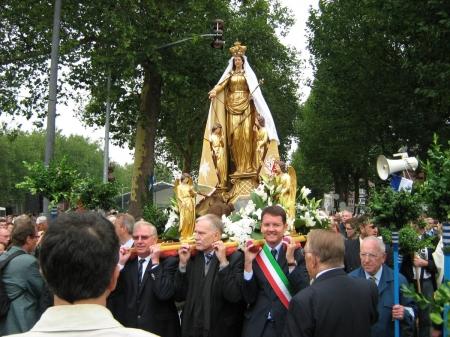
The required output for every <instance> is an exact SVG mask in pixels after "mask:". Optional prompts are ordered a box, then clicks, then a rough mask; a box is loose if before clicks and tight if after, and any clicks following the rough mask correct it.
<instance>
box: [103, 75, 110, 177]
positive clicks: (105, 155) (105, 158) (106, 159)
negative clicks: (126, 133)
mask: <svg viewBox="0 0 450 337" xmlns="http://www.w3.org/2000/svg"><path fill="white" fill-rule="evenodd" d="M110 93H111V72H109V73H108V81H107V84H106V95H107V97H106V118H105V149H104V151H103V182H104V183H105V184H106V183H107V182H108V166H109V115H110V113H111V98H110Z"/></svg>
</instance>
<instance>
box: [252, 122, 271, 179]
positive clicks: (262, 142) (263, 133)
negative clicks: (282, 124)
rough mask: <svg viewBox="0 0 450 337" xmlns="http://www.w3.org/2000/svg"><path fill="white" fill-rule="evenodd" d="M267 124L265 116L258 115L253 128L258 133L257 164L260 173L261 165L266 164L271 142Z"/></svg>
mask: <svg viewBox="0 0 450 337" xmlns="http://www.w3.org/2000/svg"><path fill="white" fill-rule="evenodd" d="M265 125H266V123H265V120H264V117H263V116H261V115H258V116H257V117H256V120H255V126H254V128H253V129H254V130H255V133H256V151H255V165H256V168H257V170H258V173H259V171H260V170H261V166H262V165H264V159H265V158H264V157H265V155H266V153H267V146H268V142H269V135H268V134H267V130H266V128H265Z"/></svg>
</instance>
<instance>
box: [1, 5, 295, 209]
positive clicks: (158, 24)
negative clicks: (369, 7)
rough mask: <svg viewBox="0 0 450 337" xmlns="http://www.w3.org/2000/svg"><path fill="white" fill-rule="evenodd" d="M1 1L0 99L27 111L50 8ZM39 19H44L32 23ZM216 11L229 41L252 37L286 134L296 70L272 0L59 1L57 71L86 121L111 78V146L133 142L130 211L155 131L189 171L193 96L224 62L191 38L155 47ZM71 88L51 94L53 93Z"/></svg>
mask: <svg viewBox="0 0 450 337" xmlns="http://www.w3.org/2000/svg"><path fill="white" fill-rule="evenodd" d="M5 6H6V9H7V10H5V11H2V14H0V21H1V22H2V23H3V24H4V25H3V26H4V27H5V32H4V33H3V36H2V38H3V39H2V41H7V42H9V45H8V46H7V48H6V49H5V50H4V51H2V52H0V66H1V68H0V74H2V76H3V79H4V80H7V82H8V86H6V87H7V88H9V89H8V92H7V93H8V98H7V99H5V100H4V101H2V102H0V103H2V104H3V106H4V107H8V109H7V110H8V111H10V112H12V113H18V112H19V113H25V114H26V113H27V109H29V107H30V106H33V107H36V108H37V107H39V106H41V107H42V104H41V103H39V104H41V105H38V106H36V105H37V104H38V103H37V102H42V99H43V98H44V97H45V95H44V94H43V93H44V92H45V87H46V81H43V80H42V78H43V74H44V73H45V67H46V62H45V61H46V55H47V52H48V45H49V44H48V41H49V30H50V27H51V25H50V24H49V22H48V21H49V19H48V17H51V15H50V14H49V11H50V10H49V8H48V6H47V4H46V3H44V2H40V1H38V2H32V1H28V0H26V1H22V2H20V3H17V2H16V1H7V3H6V4H5ZM22 12H23V14H21V13H22ZM41 13H42V14H41ZM34 14H37V15H34ZM44 16H45V20H40V18H43V17H44ZM217 17H220V18H222V19H224V20H225V22H227V25H228V26H229V27H230V35H229V36H230V38H231V40H233V39H237V38H241V39H242V40H245V41H243V42H246V43H247V39H248V41H250V42H255V46H254V47H253V46H252V48H254V54H253V57H254V58H252V62H253V64H254V65H255V68H256V69H260V70H259V71H260V74H259V75H260V77H265V78H270V79H273V80H272V81H271V83H270V82H269V83H270V84H269V85H268V86H267V94H266V95H267V100H268V101H269V104H270V105H272V110H273V111H277V114H276V115H275V121H276V122H277V123H278V125H279V130H281V132H280V136H281V139H282V140H284V139H286V138H287V137H288V136H289V135H290V133H291V132H292V125H291V120H292V118H291V116H292V114H293V113H295V111H296V109H297V100H296V97H295V82H294V81H295V77H294V78H290V75H295V74H297V73H298V62H297V61H296V59H295V55H294V53H293V51H291V50H288V49H286V48H285V47H283V46H282V45H281V44H280V43H279V41H278V39H277V38H276V36H275V29H279V30H281V31H282V32H283V31H285V30H286V28H287V27H289V25H290V24H291V23H292V20H291V19H290V18H289V15H288V13H287V11H286V9H285V8H283V7H282V6H280V4H279V1H275V0H273V1H263V0H253V1H246V2H243V3H237V2H236V3H230V2H228V1H224V0H213V1H206V0H196V1H181V0H178V1H170V2H167V1H154V0H144V1H139V2H138V1H134V0H125V1H124V0H121V1H110V0H108V1H106V0H100V1H96V2H91V1H81V2H80V1H70V0H68V1H65V2H64V6H63V10H62V22H63V25H62V33H61V53H60V54H61V66H63V69H67V71H66V74H65V78H66V80H67V83H68V84H70V85H71V86H72V87H73V88H75V89H76V90H75V92H79V91H80V90H85V91H87V92H88V93H89V94H90V99H89V101H88V102H85V101H83V98H82V97H79V102H80V104H81V105H82V106H83V107H84V106H85V105H86V108H85V109H84V118H85V119H86V121H87V122H88V123H91V124H98V125H103V124H104V114H103V111H104V110H105V109H104V102H105V101H106V99H105V98H106V95H107V93H106V90H105V89H106V79H107V77H108V76H111V79H112V87H111V93H110V98H111V102H112V114H111V132H112V134H113V138H114V139H115V140H116V141H117V142H118V143H123V142H124V141H127V140H128V141H131V142H133V143H134V148H135V162H134V166H133V179H132V187H131V202H130V210H129V211H130V212H131V213H133V214H134V215H136V216H138V215H140V214H141V212H142V205H144V204H146V202H147V200H148V192H147V188H146V187H147V186H148V180H149V178H150V177H151V176H152V175H153V173H154V163H155V160H154V159H155V143H156V137H157V132H159V134H160V135H161V136H164V137H165V139H166V140H167V146H166V147H165V150H167V151H170V154H171V155H172V157H173V158H174V160H176V161H177V163H180V164H181V165H180V166H181V167H182V168H183V169H185V170H192V167H193V165H192V158H196V157H198V155H197V153H198V151H199V145H198V142H200V141H201V135H202V134H203V133H202V132H199V133H196V131H197V130H198V129H199V128H202V125H204V123H202V121H204V119H205V116H206V112H207V109H205V107H206V106H207V102H206V99H202V97H206V92H207V91H208V89H210V88H211V87H212V86H213V84H214V83H215V81H217V79H218V78H219V76H220V73H221V71H222V70H223V68H224V64H225V62H222V61H224V60H225V59H226V58H227V56H225V55H218V54H217V52H216V51H214V50H211V48H210V47H209V44H208V43H205V41H201V40H200V39H198V38H194V39H193V40H192V41H190V42H188V43H186V44H184V45H180V46H179V47H176V48H170V49H160V48H158V47H159V46H162V45H164V44H165V43H167V42H172V41H176V40H179V39H182V38H185V37H186V36H195V34H199V33H204V32H205V29H206V27H209V26H210V23H211V20H212V19H215V18H217ZM17 18H20V20H18V19H17ZM80 18H83V19H82V20H80ZM244 32H245V33H244ZM242 35H245V36H242ZM24 36H26V38H25V39H22V37H24ZM243 37H244V38H245V39H243ZM256 42H257V43H256ZM30 54H33V57H32V56H31V55H30ZM263 60H264V61H263ZM219 61H220V62H219ZM218 64H220V66H217V65H218ZM205 66H211V67H208V68H206V67H205ZM205 69H208V71H207V72H205V71H204V70H205ZM209 69H211V70H209ZM16 78H17V79H18V80H17V81H16ZM25 79H28V81H27V83H30V85H29V86H30V88H29V91H30V92H33V95H30V97H29V98H27V100H25V102H23V104H17V100H16V99H15V98H16V96H15V95H16V94H17V93H18V92H19V88H21V82H20V80H22V81H23V82H25ZM23 82H22V83H23ZM35 84H37V86H39V88H36V85H35ZM35 92H39V93H41V94H39V95H37V94H34V93H35ZM71 94H73V92H70V91H69V92H68V91H66V92H64V94H63V93H62V92H60V96H62V97H63V96H64V95H68V96H70V95H71ZM203 95H204V96H203ZM9 101H13V102H14V103H10V104H8V102H9ZM28 113H30V112H28ZM40 113H42V110H40ZM192 131H194V132H192ZM189 136H190V137H189ZM197 138H198V140H197ZM282 150H283V147H282Z"/></svg>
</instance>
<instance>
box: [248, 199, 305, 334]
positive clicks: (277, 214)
mask: <svg viewBox="0 0 450 337" xmlns="http://www.w3.org/2000/svg"><path fill="white" fill-rule="evenodd" d="M261 219H262V220H261V233H262V234H263V235H264V239H265V240H266V247H264V248H263V249H261V248H260V247H255V246H254V245H253V244H250V245H248V246H247V247H246V248H245V264H244V283H243V294H244V299H245V301H246V302H247V305H248V308H247V312H246V313H245V321H244V329H243V332H242V336H243V337H263V336H264V337H276V336H280V335H281V333H282V332H283V329H284V322H285V316H286V312H287V306H288V302H289V300H290V297H291V295H294V294H296V293H297V292H298V291H299V290H301V289H303V288H305V287H307V286H308V285H309V277H308V273H307V271H306V267H305V260H304V257H303V254H302V252H301V249H297V248H298V247H297V246H296V245H295V243H294V242H293V241H290V242H289V243H287V242H286V241H283V237H284V233H285V232H286V229H287V224H286V212H285V211H284V210H283V209H282V208H281V207H280V206H269V207H266V208H265V209H264V210H263V212H262V214H261ZM267 252H269V254H270V255H273V260H272V257H271V256H269V254H267ZM268 257H269V259H267V258H268ZM263 258H264V259H263ZM264 260H265V261H268V262H270V261H271V263H270V265H269V266H267V265H266V264H265V263H263V262H262V261H264ZM271 266H273V267H274V269H272V272H269V273H268V274H267V273H266V272H265V271H266V270H268V269H267V267H269V268H271ZM277 268H280V269H279V270H280V272H282V273H283V274H284V278H285V279H287V281H288V283H289V285H290V290H291V294H287V298H285V297H284V295H283V296H278V295H277V293H278V294H279V292H278V290H282V286H281V287H280V288H277V287H276V286H275V287H274V286H273V285H274V284H277V280H276V279H272V276H274V275H276V274H277V273H276V272H274V271H275V270H276V269H277ZM281 277H283V275H282V276H281ZM281 277H280V279H279V280H281ZM274 282H275V283H274Z"/></svg>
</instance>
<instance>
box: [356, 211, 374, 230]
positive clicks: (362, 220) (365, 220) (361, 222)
mask: <svg viewBox="0 0 450 337" xmlns="http://www.w3.org/2000/svg"><path fill="white" fill-rule="evenodd" d="M356 219H357V221H356V224H357V225H358V226H359V227H365V226H366V225H368V224H370V223H371V219H370V218H369V217H368V216H367V215H366V214H363V215H360V216H359V217H357V218H356Z"/></svg>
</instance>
